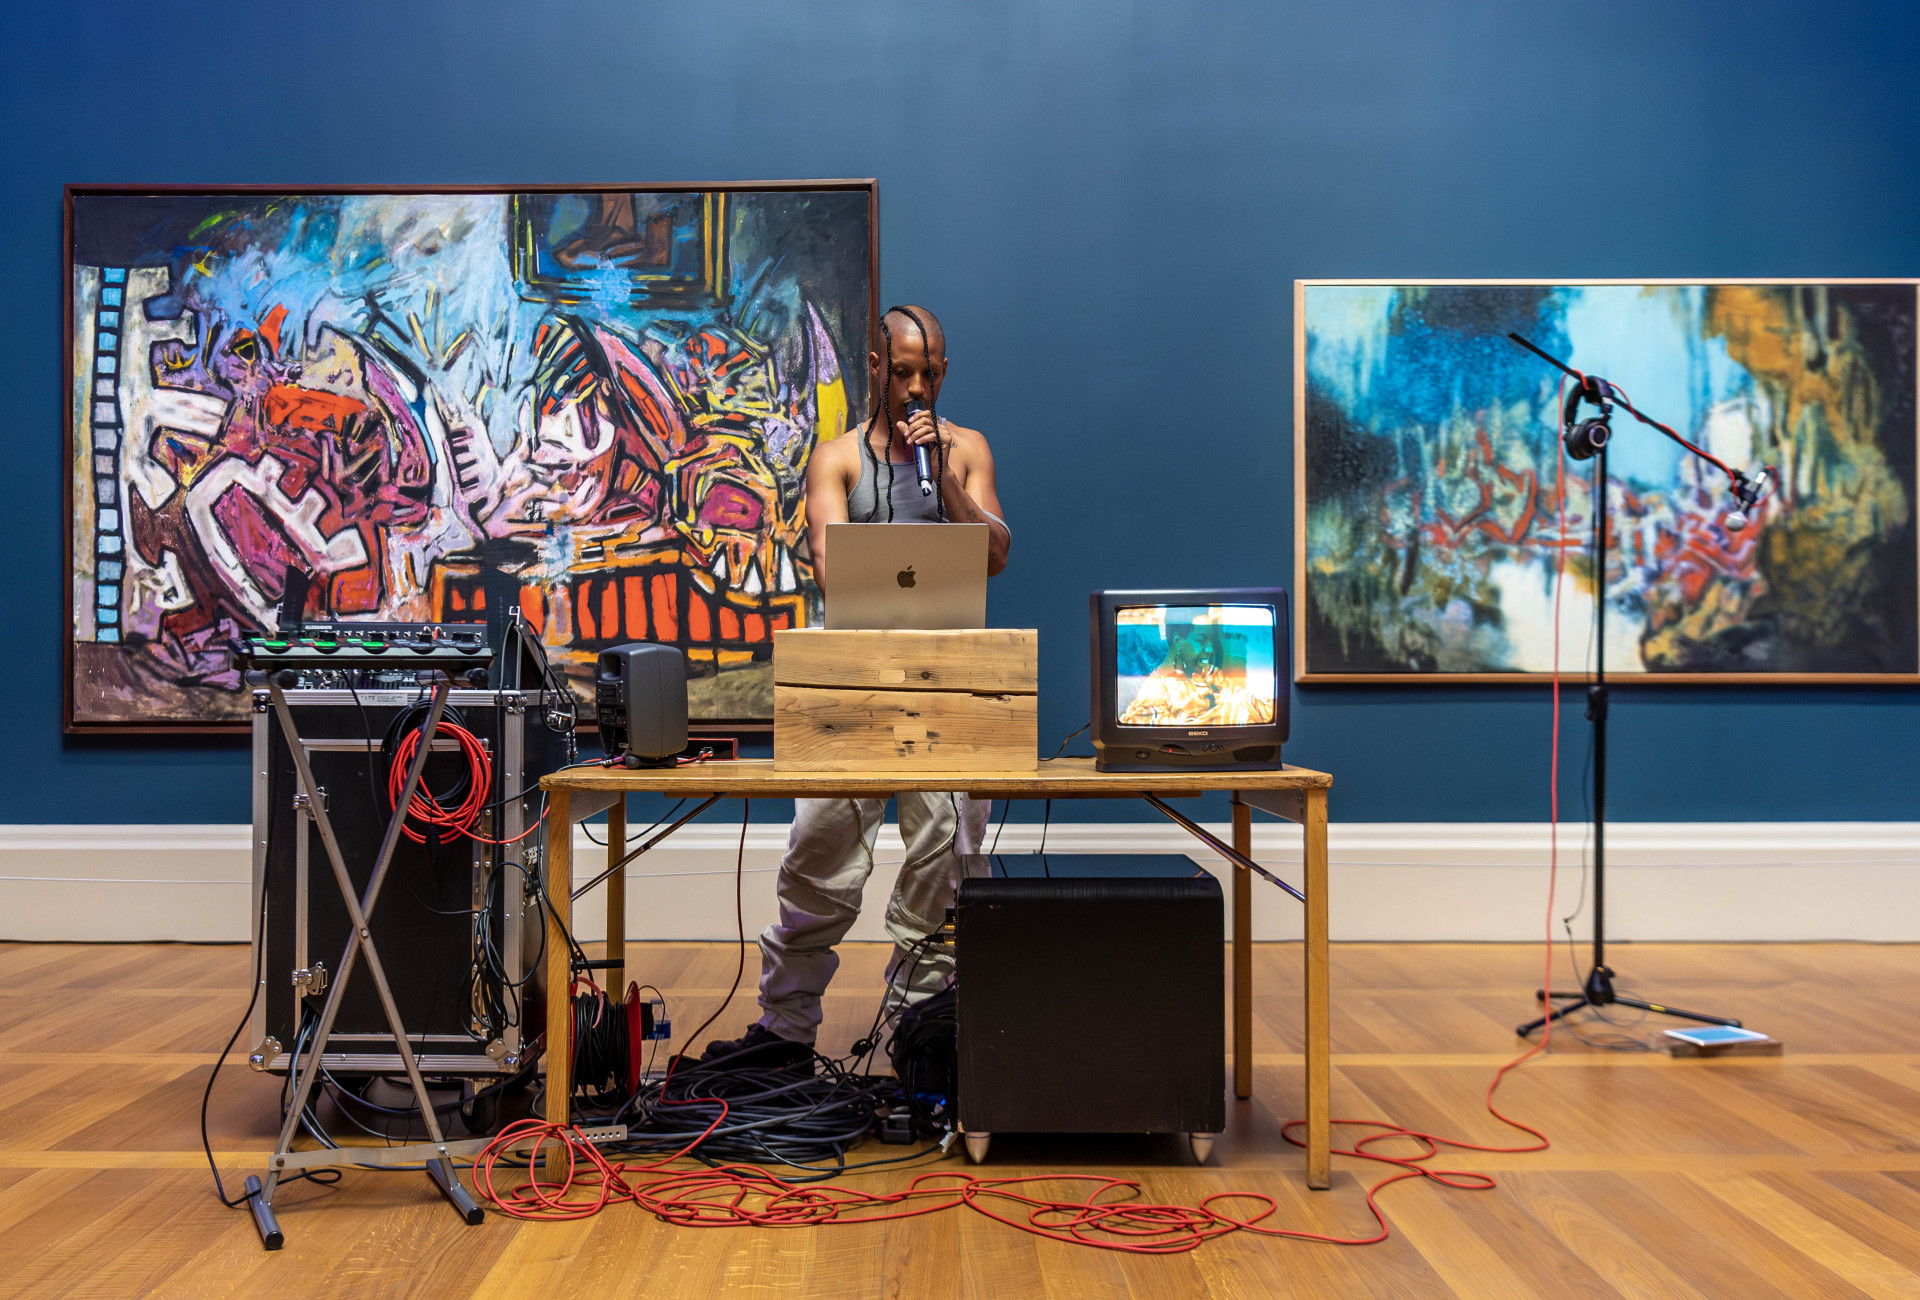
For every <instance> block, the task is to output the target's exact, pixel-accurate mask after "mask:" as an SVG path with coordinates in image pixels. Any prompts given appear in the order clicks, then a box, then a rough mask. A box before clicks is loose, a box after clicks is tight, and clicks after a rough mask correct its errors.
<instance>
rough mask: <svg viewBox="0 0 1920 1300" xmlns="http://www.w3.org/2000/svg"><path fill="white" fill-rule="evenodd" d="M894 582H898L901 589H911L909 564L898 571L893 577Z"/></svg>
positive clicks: (910, 566)
mask: <svg viewBox="0 0 1920 1300" xmlns="http://www.w3.org/2000/svg"><path fill="white" fill-rule="evenodd" d="M894 581H896V582H898V583H899V584H900V585H901V586H902V587H911V586H912V585H913V566H912V565H911V564H909V565H908V566H907V567H906V568H904V569H902V570H900V572H899V573H898V574H896V575H895V576H894Z"/></svg>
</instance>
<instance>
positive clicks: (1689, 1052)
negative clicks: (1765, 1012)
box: [1662, 1035, 1787, 1061]
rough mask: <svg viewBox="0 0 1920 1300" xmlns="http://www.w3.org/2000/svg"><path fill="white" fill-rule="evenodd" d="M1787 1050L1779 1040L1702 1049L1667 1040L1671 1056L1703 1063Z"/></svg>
mask: <svg viewBox="0 0 1920 1300" xmlns="http://www.w3.org/2000/svg"><path fill="white" fill-rule="evenodd" d="M1662 1037H1665V1035H1662ZM1786 1050H1787V1048H1786V1044H1785V1043H1782V1042H1781V1041H1780V1040H1779V1039H1777V1038H1765V1039H1757V1040H1755V1041H1753V1042H1750V1043H1716V1044H1715V1045H1714V1046H1712V1047H1702V1046H1700V1044H1698V1043H1683V1042H1681V1041H1680V1040H1679V1039H1677V1038H1668V1039H1667V1052H1668V1053H1669V1054H1670V1055H1672V1056H1674V1057H1676V1058H1688V1059H1694V1060H1703V1061H1704V1060H1712V1059H1713V1058H1714V1057H1716V1056H1780V1055H1782V1054H1784V1053H1785V1052H1786Z"/></svg>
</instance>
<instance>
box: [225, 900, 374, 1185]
mask: <svg viewBox="0 0 1920 1300" xmlns="http://www.w3.org/2000/svg"><path fill="white" fill-rule="evenodd" d="M266 958H267V882H266V877H265V876H262V877H261V879H260V922H259V929H258V930H257V931H256V932H255V935H254V941H253V988H252V991H251V992H249V993H248V995H247V1009H246V1010H245V1011H243V1012H241V1013H240V1023H239V1024H237V1025H235V1026H234V1027H233V1032H232V1033H231V1034H229V1035H228V1036H227V1043H226V1046H224V1047H222V1048H221V1049H220V1055H219V1057H218V1058H217V1059H215V1061H214V1063H213V1069H212V1070H211V1071H210V1072H209V1073H208V1074H207V1087H206V1090H205V1091H204V1092H202V1093H201V1094H200V1149H201V1150H202V1151H205V1152H206V1153H207V1170H208V1172H209V1173H211V1174H212V1175H213V1194H214V1196H216V1197H217V1198H219V1201H220V1204H222V1205H224V1206H226V1207H227V1208H228V1209H230V1210H233V1209H238V1208H239V1207H240V1206H242V1205H245V1204H246V1203H247V1202H248V1201H249V1200H251V1199H252V1194H251V1193H243V1194H242V1195H240V1196H236V1197H232V1198H229V1197H228V1196H227V1185H226V1184H225V1183H223V1182H222V1181H221V1180H220V1166H219V1165H218V1164H216V1163H214V1159H213V1140H212V1139H211V1138H209V1137H208V1136H207V1110H208V1108H209V1105H210V1103H211V1102H212V1101H213V1081H214V1080H215V1079H218V1078H219V1077H220V1067H221V1066H223V1065H225V1064H226V1063H227V1053H229V1052H231V1051H232V1050H233V1045H234V1044H235V1043H237V1042H239V1041H240V1035H241V1034H242V1033H244V1032H245V1031H246V1028H247V1021H249V1020H251V1019H253V1008H254V1007H255V1005H257V1004H258V1003H259V1001H260V983H261V978H260V969H261V965H262V963H263V962H265V961H266ZM327 1174H331V1175H333V1176H332V1177H331V1178H329V1177H325V1175H327ZM296 1178H304V1179H306V1180H307V1181H309V1182H314V1183H320V1184H321V1185H323V1186H324V1185H327V1184H330V1183H337V1182H339V1181H340V1171H339V1170H338V1169H302V1170H300V1171H299V1172H298V1173H293V1174H283V1175H282V1176H281V1179H280V1181H281V1182H283V1183H286V1182H292V1181H293V1180H294V1179H296Z"/></svg>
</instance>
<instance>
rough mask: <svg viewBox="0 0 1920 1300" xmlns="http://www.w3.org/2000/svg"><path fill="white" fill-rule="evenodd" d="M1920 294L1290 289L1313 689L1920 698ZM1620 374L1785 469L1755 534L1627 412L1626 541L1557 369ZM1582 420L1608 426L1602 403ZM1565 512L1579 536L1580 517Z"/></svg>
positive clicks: (1822, 285)
mask: <svg viewBox="0 0 1920 1300" xmlns="http://www.w3.org/2000/svg"><path fill="white" fill-rule="evenodd" d="M1915 294H1916V284H1915V282H1914V281H1910V280H1908V281H1827V282H1817V283H1816V282H1792V283H1788V282H1774V281H1760V282H1687V283H1682V282H1657V283H1633V284H1626V283H1615V282H1602V283H1580V284H1567V283H1535V282H1526V283H1514V282H1501V283H1461V282H1436V283H1426V284H1385V283H1377V282H1341V283H1332V282H1323V281H1303V282H1300V283H1298V284H1297V285H1296V288H1295V429H1296V440H1295V448H1296V455H1295V470H1296V473H1295V483H1296V487H1295V494H1296V499H1295V556H1296V561H1295V563H1296V567H1297V574H1296V590H1297V592H1298V599H1299V601H1300V616H1299V617H1298V618H1297V620H1296V623H1295V626H1296V628H1297V629H1298V631H1297V633H1296V635H1297V637H1298V640H1299V645H1298V647H1297V654H1296V656H1295V662H1296V664H1297V665H1298V669H1297V670H1296V671H1297V672H1298V675H1299V676H1300V678H1301V680H1303V681H1313V680H1321V681H1376V680H1394V679H1399V680H1421V681H1434V680H1446V679H1453V680H1513V679H1516V678H1524V677H1527V676H1531V675H1536V674H1542V673H1548V672H1551V671H1552V669H1553V665H1554V659H1553V656H1554V632H1555V613H1554V611H1555V601H1554V595H1555V574H1556V571H1557V569H1558V566H1559V562H1560V558H1561V556H1562V555H1563V554H1564V556H1565V560H1566V574H1567V578H1566V582H1565V585H1564V586H1563V587H1562V588H1561V601H1560V612H1559V630H1560V643H1561V663H1562V666H1563V668H1564V669H1565V670H1566V671H1569V672H1572V673H1576V674H1577V673H1580V672H1582V671H1583V668H1585V669H1590V667H1591V665H1592V663H1593V661H1594V658H1595V650H1596V647H1595V645H1594V639H1593V637H1594V634H1593V628H1594V624H1595V619H1594V613H1595V609H1594V600H1595V599H1596V598H1599V599H1603V600H1604V601H1605V602H1606V618H1605V620H1604V625H1605V629H1606V631H1605V636H1606V643H1605V646H1604V651H1605V655H1606V667H1607V671H1608V672H1609V673H1610V674H1611V673H1619V674H1622V675H1629V676H1634V677H1636V678H1637V679H1639V680H1669V681H1716V680H1718V681H1725V680H1740V681H1750V680H1769V679H1771V680H1801V681H1823V680H1834V681H1875V680H1878V681H1896V680H1897V681H1911V680H1915V679H1916V678H1917V677H1920V613H1917V612H1916V592H1917V589H1920V559H1917V557H1916V535H1915V526H1914V512H1915V505H1916V499H1915V481H1914V462H1915V442H1916V406H1915V385H1916V367H1915V334H1916V301H1915ZM1509 331H1513V332H1517V333H1519V334H1522V335H1524V336H1526V337H1527V338H1529V339H1531V340H1532V341H1533V342H1535V343H1536V344H1538V345H1539V346H1540V347H1542V348H1543V349H1545V350H1546V351H1547V352H1549V353H1552V354H1554V355H1555V356H1558V357H1560V358H1562V359H1564V360H1566V361H1567V362H1568V363H1569V364H1570V365H1572V366H1573V367H1574V368H1575V369H1578V370H1580V371H1582V372H1585V373H1588V374H1594V375H1599V376H1602V377H1604V378H1606V379H1608V380H1610V381H1612V382H1614V383H1615V384H1617V385H1618V386H1619V387H1620V389H1621V390H1623V391H1624V392H1625V393H1626V394H1627V395H1628V397H1629V398H1630V400H1631V401H1632V403H1633V404H1634V405H1635V406H1636V407H1638V408H1639V409H1640V410H1642V411H1644V412H1646V413H1648V414H1649V415H1651V416H1652V417H1654V418H1655V419H1658V420H1660V421H1662V422H1664V423H1666V424H1668V425H1670V426H1672V427H1673V428H1674V429H1675V430H1676V431H1677V432H1679V433H1680V434H1682V435H1683V436H1685V437H1686V438H1688V439H1689V440H1691V441H1692V442H1694V443H1695V444H1697V445H1699V446H1701V447H1703V448H1704V449H1706V450H1708V451H1710V452H1711V453H1713V454H1714V455H1715V456H1717V457H1718V458H1719V459H1720V460H1722V461H1724V462H1726V463H1727V464H1728V465H1729V466H1731V467H1733V468H1735V469H1740V470H1757V469H1758V468H1759V467H1761V466H1763V465H1772V466H1774V467H1776V468H1777V470H1778V471H1779V488H1778V491H1777V492H1776V493H1775V494H1774V495H1773V496H1772V497H1771V498H1769V499H1768V500H1767V501H1766V502H1765V503H1764V504H1763V505H1762V506H1761V507H1760V508H1759V509H1758V510H1757V511H1755V512H1753V518H1752V520H1751V521H1750V522H1749V523H1748V524H1747V525H1746V526H1745V527H1744V528H1733V527H1731V526H1730V525H1729V521H1728V518H1727V511H1728V506H1729V504H1730V498H1729V496H1728V493H1727V479H1726V476H1725V474H1723V473H1722V472H1721V471H1719V470H1717V469H1715V468H1713V467H1712V466H1710V465H1708V464H1706V463H1705V462H1703V461H1702V460H1700V459H1698V458H1696V457H1695V456H1693V455H1691V454H1690V453H1689V452H1687V451H1686V450H1685V449H1683V448H1682V447H1680V446H1678V445H1677V444H1675V443H1674V442H1672V441H1670V440H1669V439H1667V438H1665V437H1663V436H1662V435H1661V434H1660V433H1658V432H1657V431H1655V430H1654V429H1651V428H1647V427H1645V426H1644V425H1641V424H1637V423H1635V422H1634V421H1633V420H1632V419H1631V418H1629V417H1628V416H1626V415H1625V414H1622V413H1618V412H1616V414H1615V416H1614V419H1613V438H1612V442H1611V443H1610V445H1609V448H1608V456H1607V458H1608V461H1609V468H1610V480H1611V483H1612V487H1611V497H1610V506H1611V510H1610V515H1609V519H1610V524H1609V527H1610V530H1611V531H1610V534H1609V538H1610V540H1609V546H1608V552H1607V557H1606V563H1605V565H1604V571H1603V572H1601V573H1596V572H1595V571H1594V565H1593V563H1592V561H1591V558H1590V557H1591V540H1592V536H1593V525H1594V520H1593V506H1594V499H1595V498H1594V492H1593V477H1592V474H1593V469H1594V467H1595V466H1597V465H1598V464H1599V463H1600V462H1599V460H1598V459H1593V460H1588V461H1585V462H1568V461H1565V460H1564V459H1563V457H1562V456H1561V454H1560V442H1559V436H1558V434H1559V429H1558V425H1559V420H1560V412H1561V392H1562V390H1561V378H1562V377H1561V375H1560V374H1559V372H1557V371H1555V370H1554V369H1553V368H1552V367H1551V366H1549V365H1547V364H1546V363H1545V362H1543V361H1542V360H1540V359H1539V358H1538V357H1536V356H1533V355H1531V354H1529V353H1527V352H1525V351H1523V350H1521V349H1520V348H1518V347H1516V346H1514V344H1513V343H1511V342H1510V341H1509V340H1508V339H1507V337H1506V336H1507V334H1508V332H1509ZM1587 413H1588V414H1592V413H1593V412H1592V411H1591V409H1590V408H1589V410H1588V412H1587ZM1563 519H1564V522H1563Z"/></svg>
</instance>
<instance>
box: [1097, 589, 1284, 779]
mask: <svg viewBox="0 0 1920 1300" xmlns="http://www.w3.org/2000/svg"><path fill="white" fill-rule="evenodd" d="M1089 614H1090V617H1091V619H1092V636H1091V638H1090V640H1091V645H1092V650H1093V675H1092V676H1093V713H1092V728H1091V730H1092V732H1093V753H1094V766H1095V767H1096V768H1098V769H1099V770H1100V771H1102V772H1147V771H1164V770H1166V769H1168V768H1173V769H1178V770H1183V771H1189V772H1234V771H1247V770H1253V769H1260V768H1268V769H1271V768H1277V767H1279V766H1280V747H1281V746H1282V745H1284V744H1285V743H1286V739H1287V685H1288V682H1289V681H1290V680H1291V678H1292V676H1293V673H1292V664H1291V659H1290V653H1291V642H1290V640H1289V638H1288V635H1287V593H1286V592H1285V591H1284V590H1282V589H1281V588H1278V587H1221V588H1212V589H1205V590H1192V591H1096V592H1094V593H1093V598H1092V601H1091V602H1090V606H1089Z"/></svg>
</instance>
